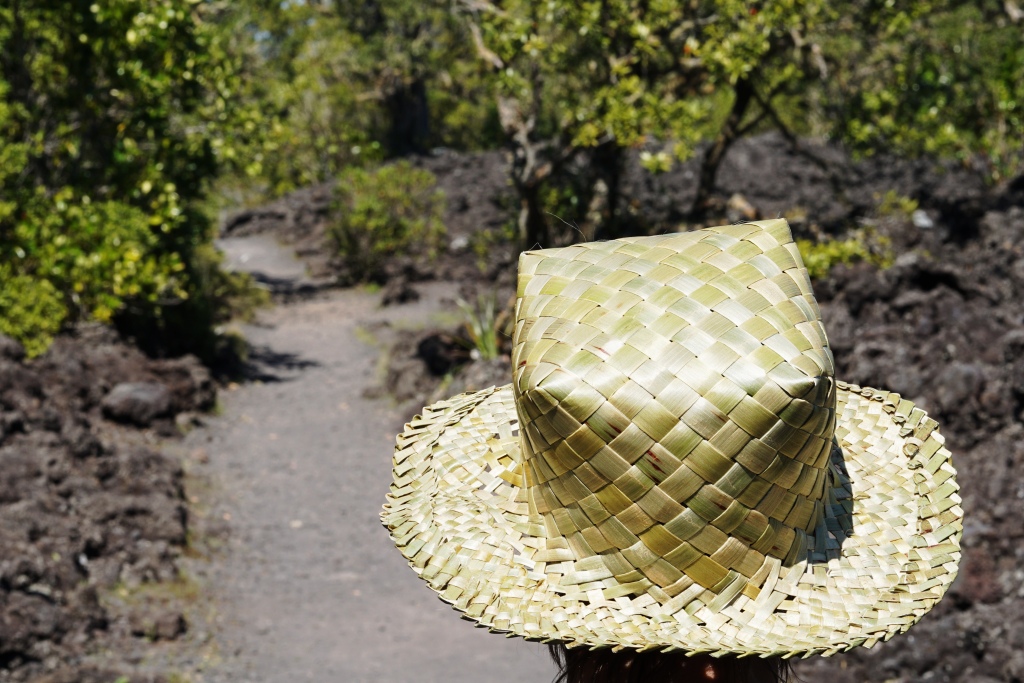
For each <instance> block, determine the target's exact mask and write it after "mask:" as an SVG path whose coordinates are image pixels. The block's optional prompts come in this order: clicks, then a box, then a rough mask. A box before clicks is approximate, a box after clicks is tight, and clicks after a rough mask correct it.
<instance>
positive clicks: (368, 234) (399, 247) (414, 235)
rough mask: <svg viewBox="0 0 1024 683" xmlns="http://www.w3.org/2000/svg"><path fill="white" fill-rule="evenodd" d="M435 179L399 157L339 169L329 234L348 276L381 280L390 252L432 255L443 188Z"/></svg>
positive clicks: (438, 231)
mask: <svg viewBox="0 0 1024 683" xmlns="http://www.w3.org/2000/svg"><path fill="white" fill-rule="evenodd" d="M435 185H436V179H435V178H434V175H433V174H432V173H430V172H429V171H424V170H421V169H416V168H413V167H412V165H410V164H409V163H408V162H404V161H403V162H399V163H396V164H393V165H388V166H382V167H380V168H378V169H376V170H372V171H368V170H366V169H362V168H351V169H348V170H347V171H345V172H344V173H343V174H342V176H341V178H340V179H339V180H338V187H337V196H336V199H335V202H334V205H333V209H332V213H333V216H334V218H333V221H332V223H331V226H330V234H331V237H332V238H333V239H334V242H335V244H336V246H337V248H338V252H339V255H340V257H341V260H342V262H343V264H344V265H345V267H346V269H347V271H348V275H349V277H350V278H351V279H352V280H353V281H356V282H368V281H379V280H381V279H382V278H383V277H384V276H385V272H384V269H385V265H386V264H387V261H388V260H389V259H392V258H394V257H396V256H402V255H410V256H413V257H415V258H419V257H426V258H428V259H432V258H433V257H434V256H435V255H436V253H437V249H438V247H439V246H440V245H441V240H442V238H443V237H444V235H445V227H444V223H442V220H441V219H442V216H443V214H444V193H443V192H441V191H440V190H437V189H436V187H435Z"/></svg>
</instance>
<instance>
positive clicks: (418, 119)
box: [385, 79, 430, 157]
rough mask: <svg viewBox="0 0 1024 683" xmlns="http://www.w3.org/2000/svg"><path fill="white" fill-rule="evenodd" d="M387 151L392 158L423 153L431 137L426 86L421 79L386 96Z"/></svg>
mask: <svg viewBox="0 0 1024 683" xmlns="http://www.w3.org/2000/svg"><path fill="white" fill-rule="evenodd" d="M385 104H386V106H387V110H388V137H387V141H388V152H389V153H390V154H391V156H399V157H401V156H406V155H408V154H424V153H425V152H426V151H427V142H428V138H429V136H430V118H429V114H430V112H429V109H428V107H427V86H426V83H424V81H423V80H422V79H416V80H415V81H413V82H412V83H409V84H403V85H400V86H398V87H397V88H395V90H394V91H392V92H391V93H390V94H388V96H387V99H386V101H385Z"/></svg>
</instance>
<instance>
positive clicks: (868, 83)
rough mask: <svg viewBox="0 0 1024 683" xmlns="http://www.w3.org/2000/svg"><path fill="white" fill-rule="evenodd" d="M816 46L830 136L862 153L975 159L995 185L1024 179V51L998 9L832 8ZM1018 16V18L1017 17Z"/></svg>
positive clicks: (936, 0) (864, 4)
mask: <svg viewBox="0 0 1024 683" xmlns="http://www.w3.org/2000/svg"><path fill="white" fill-rule="evenodd" d="M831 11H832V12H834V14H835V16H834V18H833V20H832V21H831V24H830V25H831V26H832V27H833V29H832V30H830V31H829V32H827V33H825V34H822V35H820V36H817V39H818V40H820V44H821V51H822V54H823V55H824V57H825V59H826V60H827V61H828V64H829V70H830V72H831V74H830V77H829V78H827V79H824V80H823V81H822V85H823V94H824V98H825V99H824V101H825V103H826V108H825V111H824V112H823V115H824V116H823V118H824V119H825V121H826V123H825V125H824V126H823V128H824V130H825V132H828V133H830V134H832V135H835V136H838V137H840V138H841V139H843V140H844V141H846V142H848V143H850V144H851V145H852V146H853V147H854V148H855V149H858V150H860V151H862V152H873V151H877V150H893V151H896V152H900V153H910V154H934V155H952V156H957V157H960V158H964V159H966V158H969V157H972V156H974V155H975V154H978V153H981V154H983V155H984V156H985V158H986V159H987V161H988V165H989V171H990V174H991V176H992V178H993V179H994V180H1000V179H1003V178H1007V177H1011V176H1012V175H1014V174H1016V173H1019V172H1020V171H1021V170H1022V169H1024V41H1022V40H1021V26H1020V24H1019V23H1015V21H1016V20H1014V19H1013V18H1012V17H1011V16H1010V15H1011V14H1012V13H1011V11H1010V10H1009V9H1008V5H1006V4H1004V3H1003V2H1000V1H998V0H982V1H981V2H976V3H960V2H954V1H953V0H929V1H928V2H915V3H886V4H885V5H881V4H879V3H875V2H870V1H869V0H851V1H848V2H844V3H839V4H837V5H833V6H832V10H831ZM1018 11H1019V10H1018Z"/></svg>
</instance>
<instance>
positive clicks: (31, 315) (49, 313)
mask: <svg viewBox="0 0 1024 683" xmlns="http://www.w3.org/2000/svg"><path fill="white" fill-rule="evenodd" d="M0 282H2V283H3V286H0V333H3V334H6V335H8V336H10V337H13V338H15V339H17V340H19V341H20V342H21V343H22V344H23V345H24V346H25V351H26V352H27V353H28V356H29V357H30V358H31V357H33V356H38V355H39V354H40V353H42V352H43V351H45V350H46V348H47V347H48V346H49V345H50V342H51V341H53V337H54V335H56V334H57V332H58V331H60V326H61V321H62V320H63V319H64V317H65V315H66V313H67V311H66V309H65V308H64V303H63V301H61V295H60V292H58V291H57V289H56V288H55V287H54V286H53V285H52V284H51V283H50V281H49V280H41V279H38V278H34V277H29V276H28V275H15V274H14V273H12V272H11V268H10V266H8V265H7V264H2V263H0Z"/></svg>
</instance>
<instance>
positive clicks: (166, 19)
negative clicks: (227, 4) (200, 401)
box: [0, 0, 252, 357]
mask: <svg viewBox="0 0 1024 683" xmlns="http://www.w3.org/2000/svg"><path fill="white" fill-rule="evenodd" d="M216 11H217V9H216V8H215V7H213V6H211V5H210V4H209V3H196V2H194V1H193V0H110V1H109V2H103V3H51V2H41V1H38V0H26V1H24V2H16V3H13V4H11V3H2V4H0V67H2V68H0V273H2V274H3V278H2V280H0V320H2V321H3V323H2V325H3V329H4V331H5V332H7V333H8V334H10V335H12V336H14V337H16V338H18V339H19V340H21V341H22V342H24V343H25V344H26V346H27V347H28V350H29V351H30V353H33V354H38V353H41V352H42V350H44V349H45V347H46V345H47V344H48V341H49V340H50V339H51V338H52V336H53V334H54V333H56V332H57V331H58V330H59V329H60V327H61V326H62V325H63V324H64V323H65V322H75V321H77V320H84V319H90V320H98V321H102V322H113V323H115V324H117V325H118V326H119V327H121V328H122V330H129V331H130V332H131V333H132V334H135V335H137V336H138V338H139V340H140V342H142V343H143V345H144V346H148V347H149V348H148V350H150V351H155V352H159V353H169V354H173V353H181V352H186V351H191V352H196V353H199V354H201V355H206V356H207V357H208V354H209V352H210V350H211V349H212V348H213V340H214V333H213V325H214V324H215V322H216V321H217V319H218V318H219V317H223V316H224V315H225V311H226V306H227V301H226V300H224V299H219V298H218V295H217V294H216V292H214V291H213V290H211V289H210V288H209V287H207V283H204V282H203V281H201V280H200V279H199V276H200V275H201V273H202V270H203V266H202V263H201V261H202V258H203V257H202V255H201V254H199V253H197V250H198V249H200V248H201V247H202V246H203V245H206V244H209V242H210V239H211V237H212V231H211V230H210V223H209V220H208V219H207V217H206V216H204V215H203V213H202V212H200V211H199V210H198V202H199V201H200V200H201V199H202V198H203V195H204V193H205V190H206V187H207V183H208V182H209V181H210V180H211V179H212V178H213V177H215V176H216V175H217V173H218V172H220V170H221V167H222V164H221V162H222V161H223V160H224V159H225V158H229V157H230V156H231V152H232V150H233V145H234V142H233V141H234V140H235V139H238V138H243V137H244V136H241V135H238V133H239V132H243V130H242V122H241V121H240V119H239V118H238V117H239V112H242V111H247V109H246V107H245V106H238V105H236V106H231V107H228V106H227V103H226V102H227V100H228V98H230V96H231V92H232V90H233V89H235V87H236V86H237V83H238V73H237V69H236V66H237V64H236V63H235V61H234V58H233V57H232V56H231V55H229V54H227V52H226V51H225V43H226V41H227V39H228V36H226V35H220V34H218V33H217V32H216V27H215V25H214V24H213V23H211V22H209V21H208V19H209V18H210V17H211V15H212V14H214V13H216ZM248 123H250V124H251V123H252V122H251V121H248Z"/></svg>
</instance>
